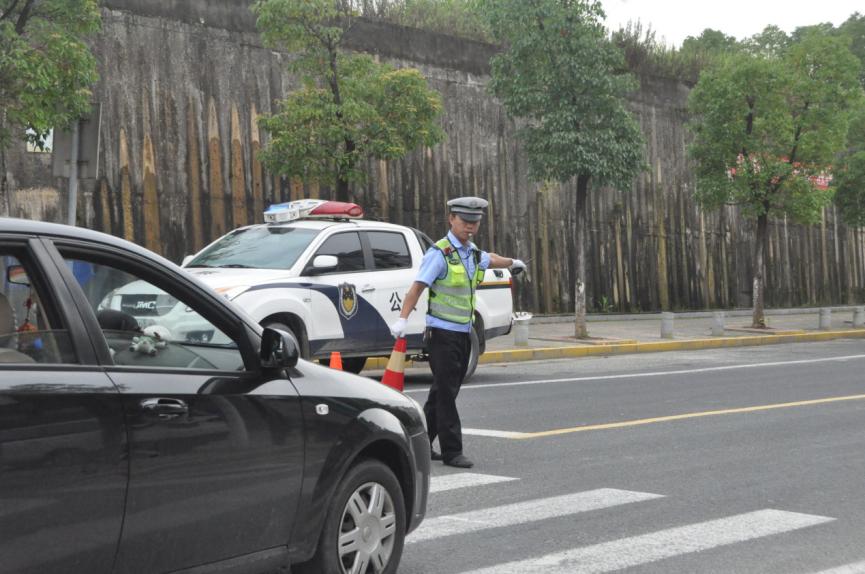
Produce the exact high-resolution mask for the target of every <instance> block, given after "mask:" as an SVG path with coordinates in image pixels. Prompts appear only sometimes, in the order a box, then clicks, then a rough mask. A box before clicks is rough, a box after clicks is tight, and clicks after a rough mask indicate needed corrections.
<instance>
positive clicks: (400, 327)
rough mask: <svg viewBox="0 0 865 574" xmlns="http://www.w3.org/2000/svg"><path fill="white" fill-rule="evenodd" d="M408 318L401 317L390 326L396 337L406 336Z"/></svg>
mask: <svg viewBox="0 0 865 574" xmlns="http://www.w3.org/2000/svg"><path fill="white" fill-rule="evenodd" d="M405 327H406V320H405V319H403V318H402V317H400V318H399V319H397V320H396V321H394V323H393V325H391V326H390V334H391V335H393V338H394V339H399V338H401V337H405Z"/></svg>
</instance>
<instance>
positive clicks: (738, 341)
mask: <svg viewBox="0 0 865 574" xmlns="http://www.w3.org/2000/svg"><path fill="white" fill-rule="evenodd" d="M834 339H865V329H847V330H843V331H821V332H819V333H814V332H811V333H807V332H804V333H803V332H798V333H797V332H791V333H787V334H781V335H753V336H738V337H712V338H707V339H685V340H682V341H649V342H642V343H640V342H628V343H610V344H605V345H594V346H579V347H577V346H574V347H538V348H534V349H506V350H502V351H487V352H486V353H484V354H483V355H481V356H480V359H479V360H478V363H480V364H488V363H514V362H519V361H538V360H545V359H569V358H575V357H588V356H594V355H626V354H631V353H658V352H663V351H693V350H701V349H720V348H725V347H756V346H760V345H778V344H782V343H808V342H820V341H832V340H834ZM387 361H388V359H387V358H382V357H375V358H370V359H367V362H366V367H365V369H369V370H373V369H383V368H385V366H386V365H387ZM414 363H415V361H406V364H405V366H406V368H408V367H412V366H415V365H414ZM421 364H426V363H421V362H418V365H421Z"/></svg>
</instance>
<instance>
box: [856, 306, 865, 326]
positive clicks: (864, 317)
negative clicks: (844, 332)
mask: <svg viewBox="0 0 865 574" xmlns="http://www.w3.org/2000/svg"><path fill="white" fill-rule="evenodd" d="M853 326H854V327H863V326H865V307H854V308H853Z"/></svg>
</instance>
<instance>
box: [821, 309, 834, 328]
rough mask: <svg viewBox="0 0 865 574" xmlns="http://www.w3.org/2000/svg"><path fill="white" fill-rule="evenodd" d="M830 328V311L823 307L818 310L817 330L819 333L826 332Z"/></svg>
mask: <svg viewBox="0 0 865 574" xmlns="http://www.w3.org/2000/svg"><path fill="white" fill-rule="evenodd" d="M831 328H832V309H830V308H829V307H823V308H822V309H820V324H819V329H820V330H821V331H828V330H829V329H831Z"/></svg>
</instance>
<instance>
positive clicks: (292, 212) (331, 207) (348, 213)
mask: <svg viewBox="0 0 865 574" xmlns="http://www.w3.org/2000/svg"><path fill="white" fill-rule="evenodd" d="M357 217H363V208H361V206H359V205H357V204H356V203H345V202H342V201H327V200H325V199H298V200H297V201H289V202H288V203H277V204H274V205H271V206H270V207H268V208H267V210H266V211H265V212H264V222H265V223H285V222H287V221H294V220H295V219H354V218H357Z"/></svg>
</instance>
